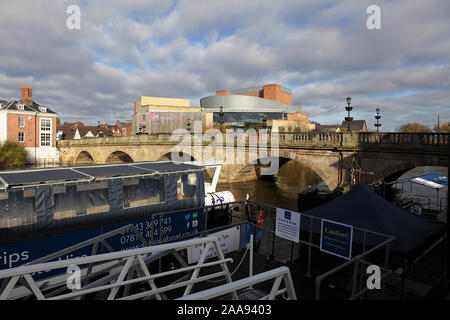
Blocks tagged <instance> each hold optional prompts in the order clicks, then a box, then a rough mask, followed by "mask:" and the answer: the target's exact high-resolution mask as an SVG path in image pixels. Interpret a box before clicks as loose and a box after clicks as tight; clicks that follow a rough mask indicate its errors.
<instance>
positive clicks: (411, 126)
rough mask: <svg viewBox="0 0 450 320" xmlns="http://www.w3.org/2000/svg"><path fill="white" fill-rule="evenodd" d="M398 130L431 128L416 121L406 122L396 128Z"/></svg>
mask: <svg viewBox="0 0 450 320" xmlns="http://www.w3.org/2000/svg"><path fill="white" fill-rule="evenodd" d="M397 131H399V132H431V129H430V128H428V127H426V126H424V125H421V124H420V123H417V122H408V123H407V124H404V125H402V126H400V127H398V128H397Z"/></svg>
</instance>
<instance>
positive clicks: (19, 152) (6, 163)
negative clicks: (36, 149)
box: [0, 141, 27, 170]
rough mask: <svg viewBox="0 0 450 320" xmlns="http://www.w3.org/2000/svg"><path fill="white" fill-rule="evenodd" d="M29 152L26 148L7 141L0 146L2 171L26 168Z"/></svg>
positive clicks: (0, 168) (0, 166) (0, 167)
mask: <svg viewBox="0 0 450 320" xmlns="http://www.w3.org/2000/svg"><path fill="white" fill-rule="evenodd" d="M26 161H27V151H26V150H25V148H24V147H22V146H20V145H18V144H16V143H14V142H11V141H6V142H5V143H3V144H2V145H1V146H0V170H8V169H22V168H25V165H26Z"/></svg>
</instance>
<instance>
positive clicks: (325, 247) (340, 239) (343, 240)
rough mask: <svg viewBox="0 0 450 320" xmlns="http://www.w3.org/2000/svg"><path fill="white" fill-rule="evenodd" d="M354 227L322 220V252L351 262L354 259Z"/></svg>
mask: <svg viewBox="0 0 450 320" xmlns="http://www.w3.org/2000/svg"><path fill="white" fill-rule="evenodd" d="M352 240H353V227H352V226H349V225H346V224H342V223H338V222H334V221H330V220H326V219H322V227H321V235H320V250H321V251H324V252H327V253H330V254H332V255H335V256H338V257H341V258H345V259H348V260H350V259H351V258H352V242H353V241H352Z"/></svg>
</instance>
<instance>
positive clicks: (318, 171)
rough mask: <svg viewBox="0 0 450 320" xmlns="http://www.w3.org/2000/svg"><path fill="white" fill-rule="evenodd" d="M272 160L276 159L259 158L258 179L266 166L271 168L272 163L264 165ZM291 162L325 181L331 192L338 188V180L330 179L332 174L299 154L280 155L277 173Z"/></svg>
mask: <svg viewBox="0 0 450 320" xmlns="http://www.w3.org/2000/svg"><path fill="white" fill-rule="evenodd" d="M272 158H274V157H266V158H258V160H257V164H256V166H257V168H258V169H257V175H258V177H260V176H261V175H260V174H261V172H260V170H261V169H262V168H263V167H265V166H266V167H269V166H270V165H272V163H269V164H265V165H264V164H263V163H267V162H268V161H269V160H270V159H272ZM275 159H276V158H275ZM275 161H276V160H275ZM290 161H295V162H297V163H299V164H300V165H301V166H302V167H304V168H306V169H309V170H311V171H312V172H314V174H315V175H316V176H317V177H318V178H320V179H321V180H323V181H324V182H325V184H326V185H327V187H328V188H329V189H330V190H334V189H335V188H336V187H337V182H336V179H333V178H332V177H330V174H328V173H327V171H326V170H324V169H323V168H321V167H319V166H318V165H316V164H315V162H314V161H311V160H310V159H308V158H305V157H302V156H300V155H298V154H291V153H287V154H283V155H282V154H280V156H279V157H278V168H276V169H277V170H276V172H277V173H278V172H280V169H281V168H282V167H283V166H284V165H286V164H287V163H289V162H290Z"/></svg>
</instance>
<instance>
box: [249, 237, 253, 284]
mask: <svg viewBox="0 0 450 320" xmlns="http://www.w3.org/2000/svg"><path fill="white" fill-rule="evenodd" d="M249 246H250V266H249V267H250V270H249V272H248V275H249V277H251V276H253V233H252V234H250V243H249ZM250 289H253V288H252V286H250Z"/></svg>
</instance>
